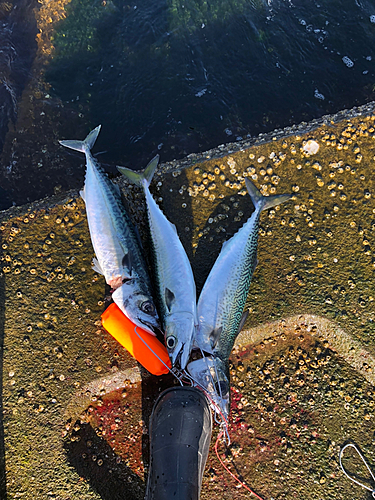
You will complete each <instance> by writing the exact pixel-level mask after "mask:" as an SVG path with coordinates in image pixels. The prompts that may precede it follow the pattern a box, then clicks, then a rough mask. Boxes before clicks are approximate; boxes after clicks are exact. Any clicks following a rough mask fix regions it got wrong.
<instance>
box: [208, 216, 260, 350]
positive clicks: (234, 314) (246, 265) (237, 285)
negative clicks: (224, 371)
mask: <svg viewBox="0 0 375 500" xmlns="http://www.w3.org/2000/svg"><path fill="white" fill-rule="evenodd" d="M259 216H260V212H259V215H258V217H257V219H256V221H255V222H254V230H253V232H252V233H251V236H250V237H249V239H248V243H247V245H246V249H245V256H244V259H243V262H242V265H241V266H238V267H239V269H238V272H239V280H238V281H237V282H235V281H234V280H233V282H232V283H233V287H231V288H232V289H231V290H230V289H228V290H227V294H226V296H227V300H230V305H231V307H230V310H229V314H227V317H226V318H225V320H224V321H223V333H225V334H220V336H219V339H218V342H217V344H216V346H215V349H214V354H215V355H217V356H220V358H221V359H223V360H224V359H228V358H229V356H230V353H231V351H232V348H233V345H234V342H235V340H236V337H237V335H238V333H239V332H238V327H239V324H240V321H241V317H242V314H243V310H244V307H245V304H246V299H247V296H248V294H249V289H250V284H251V280H252V277H253V271H254V269H255V264H256V258H257V247H258V230H259Z"/></svg>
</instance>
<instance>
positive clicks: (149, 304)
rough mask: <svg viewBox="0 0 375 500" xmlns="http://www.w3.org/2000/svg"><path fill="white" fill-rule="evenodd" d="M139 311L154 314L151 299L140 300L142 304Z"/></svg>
mask: <svg viewBox="0 0 375 500" xmlns="http://www.w3.org/2000/svg"><path fill="white" fill-rule="evenodd" d="M141 311H143V312H144V313H146V314H154V312H155V306H154V304H153V303H152V302H151V300H146V301H145V302H142V304H141Z"/></svg>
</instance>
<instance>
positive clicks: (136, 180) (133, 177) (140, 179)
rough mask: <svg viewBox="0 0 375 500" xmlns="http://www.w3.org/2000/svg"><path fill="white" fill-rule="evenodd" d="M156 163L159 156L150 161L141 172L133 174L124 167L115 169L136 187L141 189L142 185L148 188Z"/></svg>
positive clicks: (133, 172) (132, 171)
mask: <svg viewBox="0 0 375 500" xmlns="http://www.w3.org/2000/svg"><path fill="white" fill-rule="evenodd" d="M158 163H159V155H156V156H155V157H154V158H153V159H152V160H151V161H150V163H149V164H148V165H147V167H146V168H145V169H144V170H142V171H139V172H135V171H134V170H131V169H130V168H126V167H117V170H118V171H119V172H121V173H122V174H123V175H125V177H126V178H127V179H128V180H129V181H130V182H132V183H133V184H135V185H136V186H139V187H142V186H143V185H144V184H146V186H147V187H148V186H149V185H150V183H151V180H152V178H153V176H154V173H155V170H156V168H157V166H158Z"/></svg>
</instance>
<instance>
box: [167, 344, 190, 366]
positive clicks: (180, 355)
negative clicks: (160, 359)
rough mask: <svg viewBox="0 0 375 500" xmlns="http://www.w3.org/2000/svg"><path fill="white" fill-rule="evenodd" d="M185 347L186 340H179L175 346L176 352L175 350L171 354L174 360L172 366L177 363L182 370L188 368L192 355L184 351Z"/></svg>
mask: <svg viewBox="0 0 375 500" xmlns="http://www.w3.org/2000/svg"><path fill="white" fill-rule="evenodd" d="M184 347H185V342H181V343H180V342H179V343H178V344H177V345H176V347H175V350H176V352H173V353H171V354H170V355H169V357H170V358H171V361H172V366H175V365H177V366H179V367H180V368H181V370H184V369H185V368H186V365H187V362H188V359H189V355H190V353H186V352H185V351H184ZM177 348H178V350H177Z"/></svg>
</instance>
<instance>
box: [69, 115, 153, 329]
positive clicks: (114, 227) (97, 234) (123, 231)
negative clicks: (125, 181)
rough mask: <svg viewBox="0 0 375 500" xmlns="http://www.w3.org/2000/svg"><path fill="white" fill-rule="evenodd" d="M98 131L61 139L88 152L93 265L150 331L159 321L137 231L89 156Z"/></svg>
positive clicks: (128, 311)
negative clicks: (81, 136)
mask: <svg viewBox="0 0 375 500" xmlns="http://www.w3.org/2000/svg"><path fill="white" fill-rule="evenodd" d="M99 131H100V125H99V126H98V127H96V128H95V129H94V130H92V131H91V132H90V133H89V134H88V136H87V137H86V139H85V140H83V141H74V140H73V141H71V140H69V141H59V142H60V144H61V145H62V146H65V147H67V148H70V149H74V150H76V151H80V152H82V153H84V154H85V156H86V177H85V185H84V188H83V190H82V191H81V192H80V194H81V196H82V198H83V200H84V202H85V205H86V213H87V222H88V226H89V230H90V236H91V242H92V246H93V248H94V251H95V255H96V258H94V261H93V268H94V270H95V271H97V272H98V273H100V274H102V275H104V277H105V280H106V282H107V283H108V285H110V286H111V288H112V289H113V290H114V292H113V295H112V297H113V300H114V301H115V303H116V304H117V305H118V307H119V308H120V309H121V310H122V312H123V313H124V314H125V315H126V316H127V317H128V318H129V319H130V320H131V321H132V322H133V323H135V324H136V325H138V326H140V327H142V328H144V329H145V330H147V331H149V332H150V333H152V334H153V335H154V334H155V330H157V329H159V327H160V325H159V319H158V314H157V311H156V307H155V305H154V301H153V297H152V286H151V280H150V277H149V275H148V270H147V266H146V262H145V258H144V255H143V251H142V248H141V246H140V242H139V238H138V235H137V233H136V230H135V228H134V225H133V223H132V222H131V220H130V217H129V215H128V213H127V212H126V210H125V208H124V206H123V204H122V201H121V195H120V190H119V188H118V187H117V186H115V185H114V184H113V182H112V181H111V180H110V179H109V178H108V176H107V174H106V173H105V171H104V170H103V169H102V167H101V166H100V165H99V163H98V162H97V161H96V160H95V158H93V156H92V154H91V148H92V147H93V145H94V143H95V141H96V138H97V137H98V134H99Z"/></svg>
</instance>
